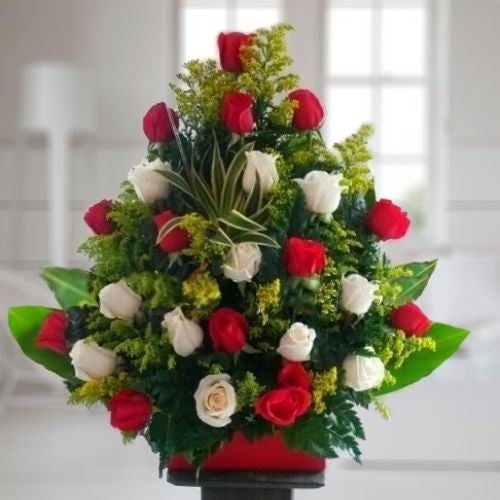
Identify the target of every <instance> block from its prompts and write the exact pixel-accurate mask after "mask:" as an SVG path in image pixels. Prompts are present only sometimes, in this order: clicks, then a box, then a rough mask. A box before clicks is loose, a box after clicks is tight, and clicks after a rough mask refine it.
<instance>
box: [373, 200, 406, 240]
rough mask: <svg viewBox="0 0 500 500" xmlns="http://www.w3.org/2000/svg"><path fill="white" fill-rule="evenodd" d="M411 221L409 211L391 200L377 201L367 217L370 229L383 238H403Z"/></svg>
mask: <svg viewBox="0 0 500 500" xmlns="http://www.w3.org/2000/svg"><path fill="white" fill-rule="evenodd" d="M410 222H411V221H410V219H409V218H408V215H407V213H406V212H403V210H401V208H399V207H398V206H397V205H394V203H392V201H390V200H379V201H377V203H375V205H374V206H373V208H372V209H371V212H370V213H369V214H368V218H367V219H366V225H367V226H368V229H370V231H372V232H374V233H375V234H376V235H377V236H378V237H379V238H380V239H381V240H397V239H399V238H402V237H403V236H404V235H405V234H406V232H407V231H408V228H409V227H410Z"/></svg>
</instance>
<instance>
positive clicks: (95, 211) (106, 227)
mask: <svg viewBox="0 0 500 500" xmlns="http://www.w3.org/2000/svg"><path fill="white" fill-rule="evenodd" d="M112 205H113V202H112V201H111V200H101V201H100V202H99V203H96V204H95V205H92V206H91V207H89V208H88V209H87V211H86V212H85V215H84V216H83V220H84V221H85V222H86V223H87V226H89V227H90V229H92V231H94V233H95V234H111V233H113V232H114V231H115V229H116V224H115V223H114V222H113V221H112V220H110V219H109V218H108V214H109V212H110V211H111V207H112Z"/></svg>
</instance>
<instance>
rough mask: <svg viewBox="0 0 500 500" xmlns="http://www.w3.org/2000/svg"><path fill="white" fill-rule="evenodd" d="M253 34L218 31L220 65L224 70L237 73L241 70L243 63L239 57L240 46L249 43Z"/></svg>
mask: <svg viewBox="0 0 500 500" xmlns="http://www.w3.org/2000/svg"><path fill="white" fill-rule="evenodd" d="M254 36H255V35H248V34H246V33H239V32H237V31H233V32H232V33H220V34H219V37H218V38H217V45H218V46H219V60H220V65H221V67H222V69H223V70H224V71H229V72H231V73H239V72H241V71H243V63H242V60H241V57H240V51H241V48H242V47H244V46H245V45H250V43H251V42H252V38H253V37H254Z"/></svg>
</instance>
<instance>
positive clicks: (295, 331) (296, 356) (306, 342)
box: [277, 323, 316, 361]
mask: <svg viewBox="0 0 500 500" xmlns="http://www.w3.org/2000/svg"><path fill="white" fill-rule="evenodd" d="M315 339H316V332H315V330H314V329H312V328H309V327H308V326H306V325H304V323H294V324H293V325H292V326H291V327H290V328H289V329H288V331H287V332H286V333H285V335H283V337H281V339H280V345H279V347H278V349H277V351H278V354H280V355H281V356H283V358H285V359H287V360H289V361H307V360H308V359H309V356H310V354H311V351H312V348H313V345H314V340H315Z"/></svg>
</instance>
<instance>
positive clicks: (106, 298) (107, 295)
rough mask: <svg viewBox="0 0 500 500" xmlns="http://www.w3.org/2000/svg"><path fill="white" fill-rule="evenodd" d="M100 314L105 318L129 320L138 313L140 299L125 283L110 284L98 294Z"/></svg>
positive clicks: (123, 281)
mask: <svg viewBox="0 0 500 500" xmlns="http://www.w3.org/2000/svg"><path fill="white" fill-rule="evenodd" d="M99 302H100V304H101V310H100V312H101V314H102V315H103V316H106V318H111V319H112V318H120V319H125V320H131V319H133V317H134V316H135V315H136V314H137V313H138V312H139V308H140V307H141V304H142V298H141V296H140V295H137V294H136V293H135V292H134V291H133V290H132V289H131V288H130V287H129V286H128V285H127V283H126V282H125V280H120V281H118V282H116V283H110V284H109V285H106V286H105V287H104V288H102V289H101V291H100V292H99Z"/></svg>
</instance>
